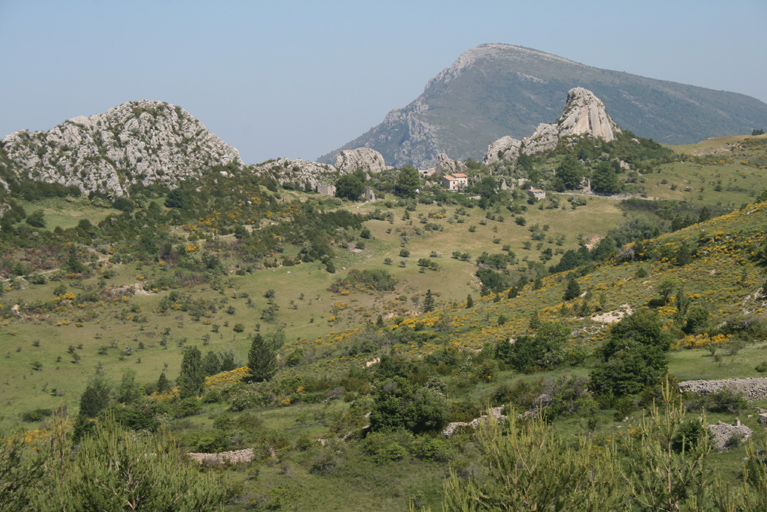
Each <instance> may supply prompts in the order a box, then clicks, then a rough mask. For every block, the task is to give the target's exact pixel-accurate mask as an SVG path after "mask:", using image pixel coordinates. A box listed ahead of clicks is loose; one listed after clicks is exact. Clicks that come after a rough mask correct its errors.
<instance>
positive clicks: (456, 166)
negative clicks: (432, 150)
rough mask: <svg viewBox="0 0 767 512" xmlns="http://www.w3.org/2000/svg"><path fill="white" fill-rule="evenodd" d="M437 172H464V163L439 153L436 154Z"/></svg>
mask: <svg viewBox="0 0 767 512" xmlns="http://www.w3.org/2000/svg"><path fill="white" fill-rule="evenodd" d="M436 171H437V172H438V173H447V174H454V173H457V172H466V164H464V163H463V162H459V161H458V160H453V159H452V158H450V157H449V156H447V155H446V154H445V153H439V154H438V155H437V167H436Z"/></svg>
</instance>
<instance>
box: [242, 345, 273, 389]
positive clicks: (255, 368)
mask: <svg viewBox="0 0 767 512" xmlns="http://www.w3.org/2000/svg"><path fill="white" fill-rule="evenodd" d="M248 369H249V372H248V374H247V375H246V376H245V377H244V378H243V380H244V381H245V382H264V381H268V380H271V378H272V377H273V376H274V374H275V373H276V372H277V357H276V355H275V353H274V350H273V349H272V347H270V346H269V344H268V343H267V342H266V341H265V340H264V338H263V337H262V336H261V334H256V335H255V336H253V338H252V341H251V343H250V351H249V352H248Z"/></svg>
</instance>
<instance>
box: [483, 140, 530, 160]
mask: <svg viewBox="0 0 767 512" xmlns="http://www.w3.org/2000/svg"><path fill="white" fill-rule="evenodd" d="M521 147H522V141H521V140H517V139H512V138H511V137H509V136H508V135H506V136H505V137H501V138H500V139H498V140H497V141H495V142H491V143H490V145H489V146H488V147H487V153H485V159H484V163H485V165H487V164H492V163H493V162H499V161H501V160H504V161H512V160H516V159H517V157H519V150H520V148H521Z"/></svg>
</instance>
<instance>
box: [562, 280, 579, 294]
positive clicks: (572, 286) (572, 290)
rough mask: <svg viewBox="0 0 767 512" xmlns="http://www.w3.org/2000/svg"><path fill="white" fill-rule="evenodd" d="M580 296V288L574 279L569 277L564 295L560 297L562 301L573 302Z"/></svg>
mask: <svg viewBox="0 0 767 512" xmlns="http://www.w3.org/2000/svg"><path fill="white" fill-rule="evenodd" d="M580 295H581V287H580V285H578V281H576V280H575V277H570V280H569V281H567V288H565V295H564V297H562V298H563V299H564V300H573V299H575V298H577V297H580Z"/></svg>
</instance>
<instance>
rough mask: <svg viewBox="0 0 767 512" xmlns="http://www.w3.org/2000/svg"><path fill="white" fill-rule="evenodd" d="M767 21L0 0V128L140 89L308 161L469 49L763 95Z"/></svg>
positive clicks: (762, 8)
mask: <svg viewBox="0 0 767 512" xmlns="http://www.w3.org/2000/svg"><path fill="white" fill-rule="evenodd" d="M766 26H767V1H765V0H729V1H727V2H723V1H721V0H718V1H708V0H695V1H686V0H676V1H675V0H664V1H654V0H643V1H637V2H628V1H622V0H611V1H607V2H602V1H593V2H589V1H572V0H570V1H554V0H551V1H546V0H537V1H533V0H525V1H521V2H518V1H512V0H506V1H483V0H473V1H471V2H468V1H466V2H457V1H450V0H440V1H431V0H430V1H417V0H410V1H377V2H371V1H361V0H358V1H332V0H331V1H319V0H313V1H295V0H293V1H291V0H282V1H280V0H271V1H227V0H217V1H215V2H213V1H209V2H202V1H194V0H183V1H163V0H152V1H143V0H130V1H128V0H123V1H119V0H92V1H85V0H67V1H63V0H53V1H35V0H0V48H2V59H1V60H0V70H2V71H1V72H0V137H3V136H5V135H6V134H9V133H11V132H13V131H16V130H19V129H22V128H27V129H30V130H47V129H50V128H52V127H53V126H55V125H57V124H59V123H61V122H63V121H64V120H65V119H68V118H70V117H74V116H77V115H81V114H82V115H91V114H95V113H100V112H105V111H106V110H108V109H109V108H110V107H112V106H114V105H118V104H120V103H123V102H125V101H131V100H138V99H142V98H145V99H151V100H160V101H167V102H168V103H173V104H177V105H180V106H182V107H184V108H185V109H186V110H187V111H189V112H190V113H191V114H192V115H194V116H196V117H198V118H199V119H200V120H201V121H202V122H203V123H205V125H206V126H207V127H208V128H209V129H210V130H211V131H213V132H214V133H215V134H216V135H218V136H220V137H221V138H223V139H224V140H225V141H226V142H228V143H229V144H232V145H234V146H235V147H237V148H238V149H239V150H240V153H241V154H242V157H243V159H244V160H245V162H246V163H256V162H260V161H263V160H266V159H268V158H276V157H280V156H285V157H288V158H305V159H309V160H312V159H316V158H317V157H318V156H320V155H321V154H324V153H326V152H328V151H331V150H333V149H335V148H337V147H339V146H341V145H343V144H344V143H346V142H348V141H349V140H351V139H353V138H355V137H357V136H358V135H360V134H362V133H363V132H365V131H367V130H368V129H369V128H371V127H373V126H375V125H377V124H378V123H380V122H381V121H382V120H383V118H384V116H385V115H386V113H387V112H388V111H389V110H391V109H394V108H400V107H403V106H405V105H407V104H408V103H409V102H410V101H412V100H413V99H415V98H416V97H417V96H418V95H419V94H421V92H422V91H423V87H424V86H425V85H426V82H427V81H428V80H429V79H430V78H431V77H433V76H434V75H436V74H437V73H438V72H439V71H441V70H442V69H444V68H446V67H448V66H450V64H451V63H452V62H453V61H454V60H455V59H456V58H457V57H458V55H459V54H460V53H461V52H463V51H464V50H467V49H468V48H471V47H474V46H476V45H479V44H482V43H508V44H516V45H520V46H527V47H530V48H535V49H538V50H542V51H545V52H549V53H553V54H556V55H559V56H562V57H565V58H568V59H571V60H574V61H577V62H581V63H583V64H587V65H590V66H595V67H599V68H604V69H613V70H617V71H626V72H629V73H633V74H637V75H642V76H646V77H650V78H657V79H663V80H671V81H675V82H682V83H686V84H692V85H698V86H702V87H708V88H712V89H721V90H727V91H733V92H739V93H743V94H747V95H750V96H754V97H756V98H759V99H760V100H762V101H765V102H767V59H766V58H765V56H764V48H765V40H766V39H767V37H766V35H765V27H766ZM546 121H549V120H546ZM765 128H767V127H765Z"/></svg>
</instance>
